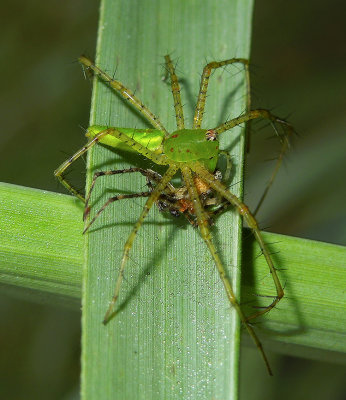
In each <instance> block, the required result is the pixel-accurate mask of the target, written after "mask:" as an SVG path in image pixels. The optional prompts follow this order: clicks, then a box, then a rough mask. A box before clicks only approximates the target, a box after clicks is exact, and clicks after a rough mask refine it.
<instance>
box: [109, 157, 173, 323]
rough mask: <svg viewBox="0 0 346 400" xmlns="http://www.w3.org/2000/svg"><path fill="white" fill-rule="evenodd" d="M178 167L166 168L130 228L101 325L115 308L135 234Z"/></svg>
mask: <svg viewBox="0 0 346 400" xmlns="http://www.w3.org/2000/svg"><path fill="white" fill-rule="evenodd" d="M178 169H179V168H178V167H177V166H175V165H174V166H171V167H169V168H168V170H167V171H166V173H165V174H164V176H163V177H162V179H161V181H160V182H159V183H158V184H157V185H156V187H155V188H154V190H153V191H152V192H151V194H150V197H149V198H148V200H147V202H146V203H145V205H144V208H143V210H142V213H141V215H140V217H139V219H138V220H137V222H136V223H135V225H134V226H133V228H132V231H131V233H130V235H129V237H128V239H127V241H126V243H125V246H124V251H123V256H122V259H121V264H120V269H119V273H118V278H117V281H116V284H115V290H114V295H113V297H112V300H111V302H110V304H109V307H108V310H107V312H106V314H105V317H104V319H103V323H104V324H107V322H108V321H109V320H110V319H111V317H112V314H113V309H114V306H115V303H116V301H117V299H118V297H119V293H120V286H121V283H122V280H123V277H124V271H125V266H126V264H127V261H128V258H129V253H130V250H131V248H132V245H133V242H134V240H135V238H136V235H137V232H138V230H139V229H140V227H141V226H142V224H143V221H144V219H145V217H146V216H147V215H148V213H149V211H150V209H151V207H152V206H153V204H155V202H156V201H157V200H158V198H159V197H160V194H161V193H162V192H163V191H164V190H165V188H166V186H167V185H168V183H169V182H170V181H171V179H172V178H173V176H174V175H175V174H176V172H177V171H178Z"/></svg>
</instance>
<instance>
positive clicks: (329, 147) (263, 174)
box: [0, 0, 346, 400]
mask: <svg viewBox="0 0 346 400" xmlns="http://www.w3.org/2000/svg"><path fill="white" fill-rule="evenodd" d="M345 15H346V3H345V2H343V1H341V0H330V1H329V2H328V3H326V2H323V1H321V0H315V1H314V2H302V1H298V0H291V1H289V2H288V1H284V0H267V1H265V2H264V1H262V2H260V1H258V2H257V4H256V6H255V12H254V26H253V42H252V57H251V63H252V67H251V69H252V83H253V98H254V105H255V106H257V107H261V108H269V109H271V110H273V112H274V113H275V114H277V115H280V116H284V117H287V118H288V119H289V121H290V122H291V123H292V124H293V125H294V126H295V127H296V129H297V132H298V134H299V135H298V136H297V137H296V138H295V140H294V141H293V146H292V151H291V152H290V154H289V155H288V156H287V157H286V159H285V163H284V166H283V168H282V169H281V171H280V174H279V176H278V178H277V180H276V182H275V184H274V186H273V188H272V190H271V192H270V195H269V196H268V198H267V200H266V202H265V204H264V206H263V207H262V209H261V211H260V213H259V220H260V223H261V225H262V226H263V227H266V228H268V230H270V231H272V232H278V233H283V234H289V235H294V236H299V237H305V238H310V239H315V240H322V241H326V242H331V243H336V244H345V242H346V228H345V226H346V224H345V222H346V212H345V200H346V189H345V181H346V156H345V153H346V134H345V133H346V115H345V109H346V96H345V88H346V68H345V66H346V43H345V42H346V24H345V18H344V17H345ZM0 18H1V27H2V35H1V39H0V40H1V56H2V60H3V61H2V63H1V68H2V77H3V79H2V84H1V93H0V102H1V107H0V110H1V111H0V112H1V124H2V132H1V135H0V141H1V142H0V143H1V146H0V181H3V182H8V183H13V184H18V185H24V186H29V187H34V188H40V189H46V190H51V191H62V192H64V190H63V189H62V188H61V187H60V186H59V185H58V184H57V182H56V180H55V179H54V177H53V174H52V173H53V171H54V170H55V168H56V167H57V166H58V165H59V164H60V163H61V162H62V161H64V160H65V159H66V158H67V156H68V155H71V154H72V153H73V152H74V151H75V150H76V149H78V148H79V147H81V146H82V144H83V143H84V140H85V139H84V135H83V130H82V129H81V128H80V126H82V127H87V126H88V119H89V105H90V95H91V90H90V85H89V84H88V83H86V82H85V80H84V79H83V76H82V74H81V69H80V67H79V65H78V64H77V63H76V58H77V57H78V55H80V54H81V53H83V52H84V53H87V54H90V55H91V56H93V55H94V49H95V45H96V33H97V20H98V3H97V2H85V1H81V0H75V1H73V2H60V1H57V0H52V1H50V2H44V1H42V0H41V1H40V0H36V1H32V2H27V3H25V2H13V1H9V0H4V1H3V3H2V13H1V17H0ZM234 56H236V55H234ZM260 127H261V125H260V124H259V126H258V128H260ZM255 128H256V125H255ZM254 131H255V132H256V133H255V135H254V137H253V139H252V145H251V153H250V155H249V157H248V168H247V172H246V189H245V191H246V202H247V203H248V204H249V205H250V206H254V205H255V204H256V201H257V200H258V198H259V196H260V194H261V190H262V189H263V186H264V184H265V182H266V179H268V176H269V174H270V168H271V164H270V163H269V162H266V160H267V159H270V158H272V157H273V154H277V151H278V148H277V145H276V143H275V141H274V140H271V139H270V136H271V133H270V132H268V130H260V129H254ZM0 301H1V305H2V307H1V310H2V313H1V329H0V342H1V350H0V351H1V361H0V398H3V399H10V400H12V399H78V396H79V394H78V390H79V387H78V384H79V383H78V380H79V352H80V344H79V343H80V328H79V314H78V312H74V311H70V310H66V309H61V308H58V307H52V306H45V305H40V304H32V303H28V302H25V301H22V300H20V299H18V298H12V297H11V298H10V297H7V296H5V295H1V297H0ZM253 355H254V357H252V356H253ZM243 357H244V358H246V363H243V365H246V368H243V370H242V377H243V380H242V398H244V399H245V398H246V399H258V398H264V397H266V398H273V399H274V398H278V397H280V398H281V399H286V398H287V399H292V398H294V399H303V398H304V399H306V398H315V399H342V398H343V397H342V394H343V393H342V390H343V387H344V383H343V373H345V369H344V368H343V366H340V365H333V364H327V363H323V362H318V361H310V360H303V359H296V358H292V357H280V356H277V358H276V362H275V364H276V365H275V369H276V370H278V371H279V374H277V376H276V378H275V381H267V380H265V381H262V380H259V379H258V369H257V368H259V369H261V370H262V369H263V366H262V364H261V360H259V363H258V364H257V360H258V359H259V357H258V354H257V352H255V351H254V352H253V351H252V350H251V349H245V350H244V351H243ZM272 357H274V355H271V358H272ZM261 376H262V372H261ZM249 382H252V383H251V385H249ZM254 382H257V383H256V384H254Z"/></svg>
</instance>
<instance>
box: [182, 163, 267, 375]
mask: <svg viewBox="0 0 346 400" xmlns="http://www.w3.org/2000/svg"><path fill="white" fill-rule="evenodd" d="M182 173H183V178H184V181H185V184H186V187H187V189H188V191H189V195H190V199H191V200H192V201H193V206H194V211H195V213H196V216H197V224H198V227H199V229H200V231H201V236H202V238H203V240H204V242H205V243H206V245H207V247H208V249H209V252H210V254H211V256H212V258H213V260H214V263H215V266H216V268H217V270H218V272H219V275H220V278H221V281H222V283H223V285H224V287H225V290H226V294H227V297H228V300H229V301H230V303H231V305H232V306H233V307H234V308H235V309H236V311H237V313H238V316H239V318H240V319H241V321H242V322H243V324H244V325H245V327H246V329H247V331H248V332H249V334H250V336H251V337H252V339H253V341H254V342H255V344H256V347H257V348H258V350H259V351H260V353H261V355H262V357H263V359H264V362H265V364H266V367H267V370H268V372H269V374H270V375H272V371H271V368H270V365H269V362H268V359H267V356H266V355H265V353H264V350H263V347H262V344H261V342H260V341H259V339H258V337H257V335H256V333H255V331H254V330H253V328H252V326H251V325H250V324H249V323H248V318H246V316H245V315H244V313H243V311H242V309H241V308H240V305H239V303H238V302H237V299H236V297H235V295H234V292H233V289H232V286H231V283H230V281H229V278H228V276H227V273H226V271H225V268H224V266H223V264H222V262H221V260H220V257H219V255H218V253H217V250H216V247H215V245H214V244H213V242H212V240H211V234H210V230H209V227H208V225H209V223H208V219H207V216H206V213H205V211H204V210H203V207H202V204H201V202H200V199H199V195H198V192H197V189H196V187H195V185H194V182H193V178H192V175H191V170H190V168H189V167H183V168H182ZM211 176H212V175H211ZM203 178H204V177H203ZM213 179H214V178H213Z"/></svg>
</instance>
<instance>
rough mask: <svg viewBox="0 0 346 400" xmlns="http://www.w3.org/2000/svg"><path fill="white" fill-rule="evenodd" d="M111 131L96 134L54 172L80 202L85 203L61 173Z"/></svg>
mask: <svg viewBox="0 0 346 400" xmlns="http://www.w3.org/2000/svg"><path fill="white" fill-rule="evenodd" d="M111 131H112V128H110V129H105V130H104V131H102V132H100V133H98V134H97V135H96V136H95V137H94V138H93V139H92V140H90V142H88V143H87V144H86V145H85V146H84V147H82V148H81V149H79V150H78V151H77V152H76V153H75V154H74V155H73V156H72V157H70V158H69V159H68V160H66V161H65V162H64V163H62V164H61V165H60V166H59V168H58V169H56V170H55V171H54V175H55V176H56V177H57V178H58V180H59V181H60V183H61V184H62V185H64V186H65V188H66V189H67V190H68V191H69V192H71V193H72V194H73V195H75V196H76V197H78V198H79V199H80V200H82V201H83V202H85V199H84V197H83V196H82V195H81V194H80V193H79V192H78V190H76V189H75V188H74V187H73V186H72V185H71V184H70V183H69V182H68V181H67V180H66V179H65V178H64V177H63V173H64V172H65V170H66V169H67V168H68V167H69V166H70V165H71V164H72V163H73V162H74V161H76V160H77V158H79V157H80V156H81V155H83V154H84V153H86V152H87V151H88V150H89V149H90V148H91V147H92V146H94V145H95V144H96V143H97V142H98V141H99V140H101V139H102V138H103V137H104V136H106V135H109V134H110V133H111Z"/></svg>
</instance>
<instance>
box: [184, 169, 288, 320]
mask: <svg viewBox="0 0 346 400" xmlns="http://www.w3.org/2000/svg"><path fill="white" fill-rule="evenodd" d="M191 169H192V170H193V171H195V172H196V173H197V175H199V176H200V177H201V178H202V179H203V180H204V181H205V182H207V183H208V184H209V185H210V186H211V187H212V188H213V189H214V190H215V191H216V192H218V193H220V194H221V196H222V197H224V198H225V199H226V200H228V201H229V202H230V203H231V204H233V205H234V206H235V207H236V208H237V211H238V213H239V214H240V215H241V216H242V217H243V218H244V220H245V221H246V223H247V224H248V225H249V227H250V228H251V230H252V232H253V234H254V236H255V239H256V240H257V242H258V244H259V246H260V248H261V251H262V253H263V255H264V257H265V259H266V261H267V264H268V267H269V269H270V273H271V274H272V277H273V280H274V284H275V288H276V297H275V299H274V300H273V302H272V303H271V304H270V305H269V306H267V307H266V308H265V309H263V310H261V311H258V312H256V313H255V314H253V315H250V316H249V317H247V318H246V320H247V321H249V320H250V319H253V318H256V317H258V316H260V315H263V314H266V313H267V312H268V311H270V310H271V309H273V308H274V307H275V306H276V304H277V303H278V302H279V301H280V300H281V299H282V298H283V296H284V290H283V288H282V286H281V283H280V280H279V277H278V276H277V273H276V269H275V267H274V264H273V261H272V259H271V257H270V253H269V250H268V248H267V245H266V244H265V242H264V240H263V237H262V234H261V231H260V230H259V227H258V225H257V221H256V219H255V218H254V216H253V215H252V214H251V212H250V210H249V209H248V207H247V206H246V205H245V204H244V203H243V202H242V201H241V200H240V199H238V197H237V196H235V195H234V194H232V193H231V192H230V191H229V190H228V189H227V188H226V187H225V186H224V185H223V184H222V183H221V182H219V181H218V180H216V179H215V178H214V176H213V175H212V174H211V173H210V172H208V170H206V169H205V168H204V167H203V166H202V165H201V164H200V163H195V164H193V165H191Z"/></svg>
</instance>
